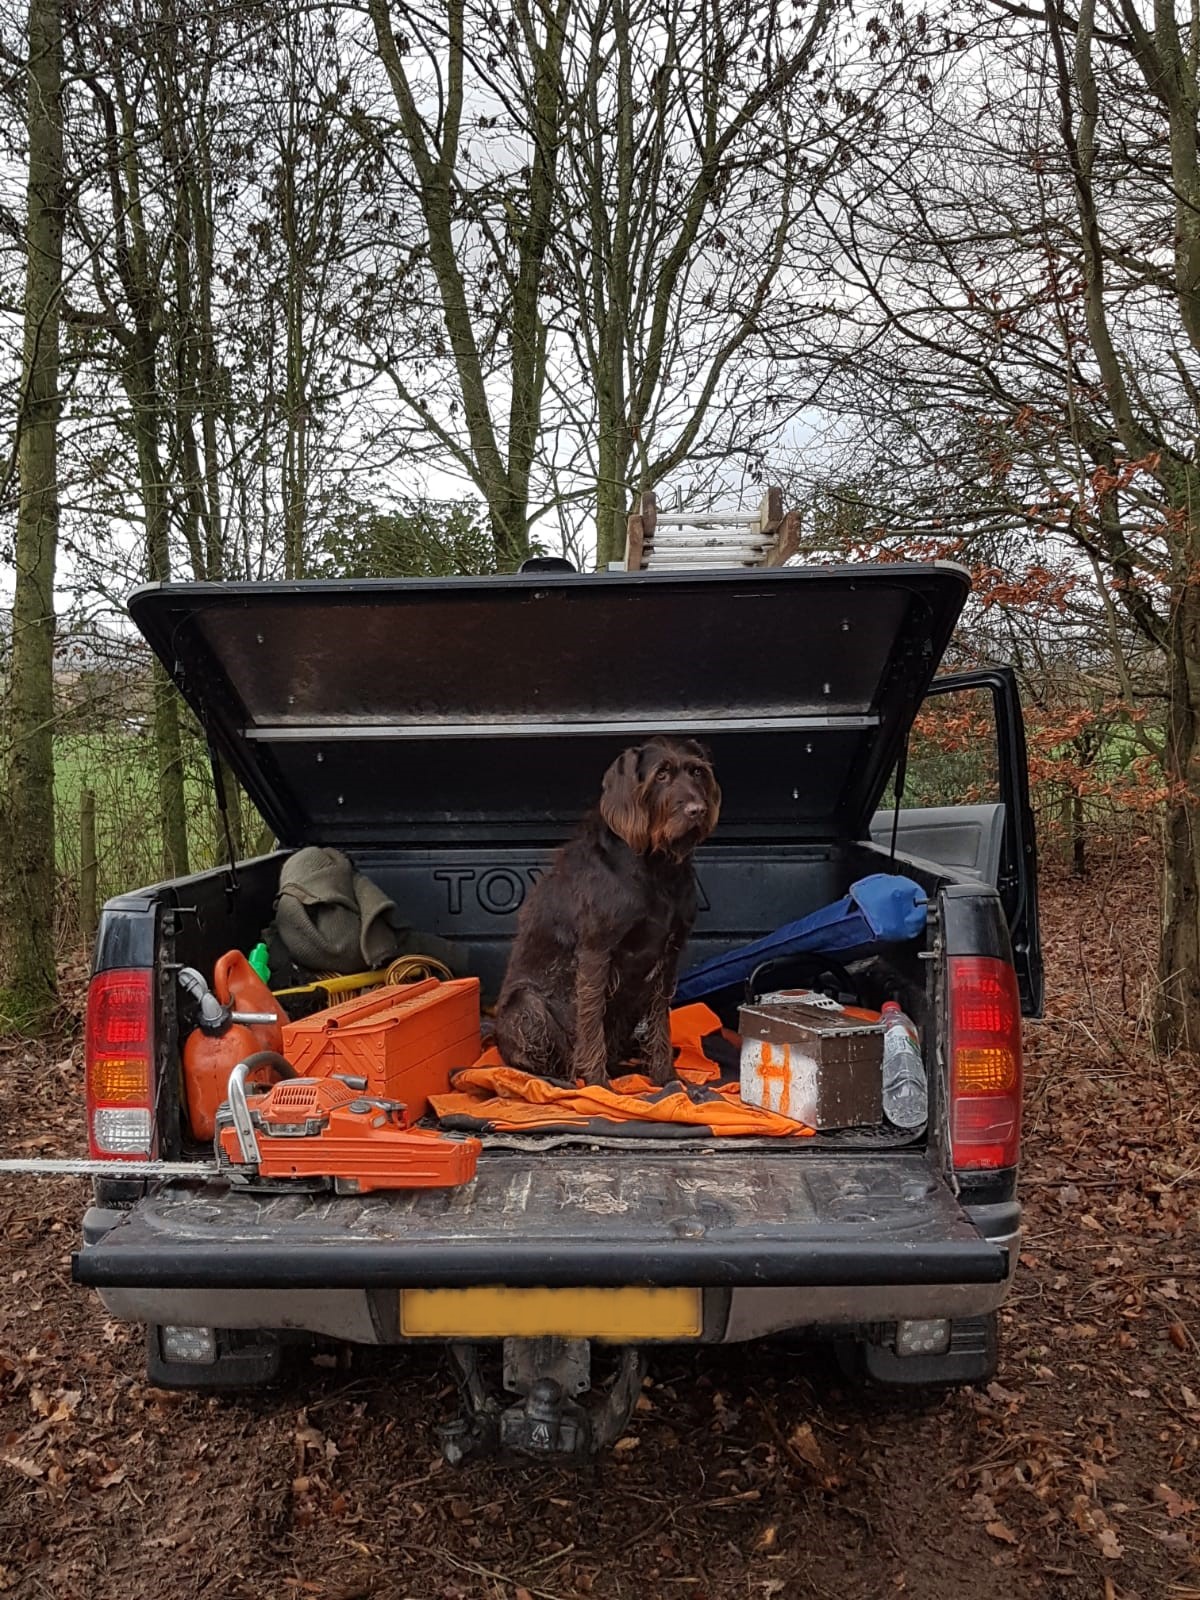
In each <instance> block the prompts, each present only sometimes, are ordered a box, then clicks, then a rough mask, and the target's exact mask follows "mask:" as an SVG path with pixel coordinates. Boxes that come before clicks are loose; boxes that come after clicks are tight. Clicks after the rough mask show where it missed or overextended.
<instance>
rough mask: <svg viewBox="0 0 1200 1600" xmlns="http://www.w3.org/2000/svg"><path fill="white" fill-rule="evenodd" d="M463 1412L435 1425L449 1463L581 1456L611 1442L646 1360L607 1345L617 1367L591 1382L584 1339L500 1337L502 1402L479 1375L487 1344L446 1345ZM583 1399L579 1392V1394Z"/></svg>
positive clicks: (589, 1357) (621, 1424)
mask: <svg viewBox="0 0 1200 1600" xmlns="http://www.w3.org/2000/svg"><path fill="white" fill-rule="evenodd" d="M448 1348H449V1353H450V1360H451V1364H452V1366H453V1368H454V1374H455V1378H456V1379H457V1382H458V1386H459V1392H460V1394H461V1397H462V1411H461V1413H460V1414H459V1416H457V1417H456V1418H455V1419H454V1420H453V1421H452V1422H448V1423H446V1424H445V1425H444V1426H443V1427H441V1428H439V1429H438V1436H439V1441H440V1443H441V1447H442V1454H443V1455H444V1456H445V1458H446V1460H447V1461H448V1462H449V1463H450V1465H451V1466H459V1465H461V1463H462V1462H464V1461H466V1460H467V1459H468V1458H470V1457H473V1456H474V1457H478V1456H501V1457H505V1456H507V1457H515V1456H552V1455H554V1456H576V1457H579V1456H587V1455H594V1454H595V1453H596V1452H598V1451H600V1450H604V1449H607V1448H608V1447H609V1446H610V1445H613V1444H615V1443H616V1441H617V1440H618V1439H619V1438H620V1436H621V1434H622V1432H623V1431H624V1429H625V1426H626V1424H627V1423H628V1421H629V1419H630V1417H631V1416H632V1415H633V1408H634V1405H635V1404H636V1402H637V1397H638V1395H639V1394H640V1393H641V1388H642V1379H643V1378H644V1376H645V1373H646V1362H645V1357H644V1356H643V1355H642V1352H641V1351H640V1350H639V1349H637V1348H636V1347H635V1346H633V1345H621V1346H619V1347H617V1348H616V1349H614V1351H613V1354H614V1356H615V1358H616V1371H615V1372H614V1373H613V1375H612V1376H611V1377H610V1378H609V1380H608V1381H607V1383H605V1384H603V1385H601V1386H599V1387H597V1388H595V1389H593V1388H592V1370H591V1369H592V1351H591V1341H590V1340H588V1339H560V1338H544V1339H505V1340H504V1343H503V1366H502V1376H501V1383H502V1387H503V1390H504V1391H505V1394H506V1395H516V1396H517V1397H518V1398H517V1399H516V1401H515V1403H512V1404H506V1403H505V1400H504V1399H502V1398H501V1396H500V1394H498V1393H497V1392H496V1390H494V1389H493V1388H491V1387H490V1386H489V1384H488V1381H487V1378H486V1376H485V1373H484V1365H485V1359H486V1356H487V1354H488V1353H489V1352H490V1351H491V1350H494V1348H495V1347H494V1346H489V1345H481V1344H466V1343H462V1342H455V1343H453V1344H451V1345H450V1346H449V1347H448ZM581 1397H586V1398H581Z"/></svg>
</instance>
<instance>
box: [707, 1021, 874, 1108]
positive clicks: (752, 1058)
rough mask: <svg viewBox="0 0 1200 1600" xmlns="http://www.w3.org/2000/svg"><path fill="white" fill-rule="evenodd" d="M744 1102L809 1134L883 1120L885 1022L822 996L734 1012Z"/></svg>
mask: <svg viewBox="0 0 1200 1600" xmlns="http://www.w3.org/2000/svg"><path fill="white" fill-rule="evenodd" d="M738 1016H739V1027H740V1031H741V1035H742V1056H741V1084H742V1099H743V1100H744V1101H746V1103H747V1104H748V1105H755V1106H765V1107H766V1108H767V1109H768V1110H771V1111H778V1112H780V1113H781V1114H782V1115H783V1116H785V1117H792V1118H794V1119H795V1121H797V1122H804V1123H807V1125H808V1126H809V1127H810V1128H816V1129H818V1130H821V1129H832V1128H862V1127H874V1126H876V1125H877V1124H878V1123H880V1122H882V1121H883V1032H884V1028H883V1023H882V1021H878V1020H873V1019H872V1014H870V1013H863V1012H857V1011H854V1010H847V1009H846V1008H845V1007H843V1006H840V1005H838V1003H837V1002H836V1001H834V1000H828V999H827V998H826V997H825V996H824V995H818V994H813V993H811V992H808V991H800V992H798V993H795V994H794V996H793V995H791V994H787V993H783V994H778V995H766V996H764V997H763V998H762V999H761V1000H759V1001H756V1002H755V1004H753V1005H747V1006H743V1007H742V1008H741V1010H740V1012H739V1013H738Z"/></svg>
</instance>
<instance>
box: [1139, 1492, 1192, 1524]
mask: <svg viewBox="0 0 1200 1600" xmlns="http://www.w3.org/2000/svg"><path fill="white" fill-rule="evenodd" d="M1150 1492H1151V1497H1152V1498H1153V1499H1155V1500H1157V1501H1158V1502H1159V1503H1160V1505H1163V1506H1165V1507H1166V1512H1167V1515H1168V1516H1169V1517H1171V1518H1172V1519H1174V1518H1175V1517H1186V1516H1187V1514H1188V1513H1189V1512H1190V1511H1195V1509H1196V1502H1195V1501H1194V1500H1185V1499H1184V1497H1183V1496H1182V1495H1181V1494H1179V1493H1177V1492H1176V1491H1175V1490H1174V1489H1172V1487H1171V1485H1170V1484H1169V1483H1156V1484H1155V1485H1154V1488H1153V1489H1152V1490H1151V1491H1150Z"/></svg>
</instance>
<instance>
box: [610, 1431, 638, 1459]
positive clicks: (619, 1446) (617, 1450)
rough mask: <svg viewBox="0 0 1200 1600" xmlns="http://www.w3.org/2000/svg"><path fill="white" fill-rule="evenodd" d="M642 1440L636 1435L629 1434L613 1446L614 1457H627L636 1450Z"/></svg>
mask: <svg viewBox="0 0 1200 1600" xmlns="http://www.w3.org/2000/svg"><path fill="white" fill-rule="evenodd" d="M641 1442H642V1441H641V1440H640V1439H639V1438H638V1436H637V1434H635V1433H627V1434H626V1435H625V1437H624V1438H623V1439H618V1440H617V1442H616V1444H615V1445H613V1455H615V1456H627V1455H628V1454H629V1452H630V1451H631V1450H636V1449H637V1447H638V1446H639V1445H640V1444H641Z"/></svg>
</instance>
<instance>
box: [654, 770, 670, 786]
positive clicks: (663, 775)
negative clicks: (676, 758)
mask: <svg viewBox="0 0 1200 1600" xmlns="http://www.w3.org/2000/svg"><path fill="white" fill-rule="evenodd" d="M654 781H655V783H670V781H671V769H670V767H659V769H658V771H657V772H656V773H655V774H654Z"/></svg>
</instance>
